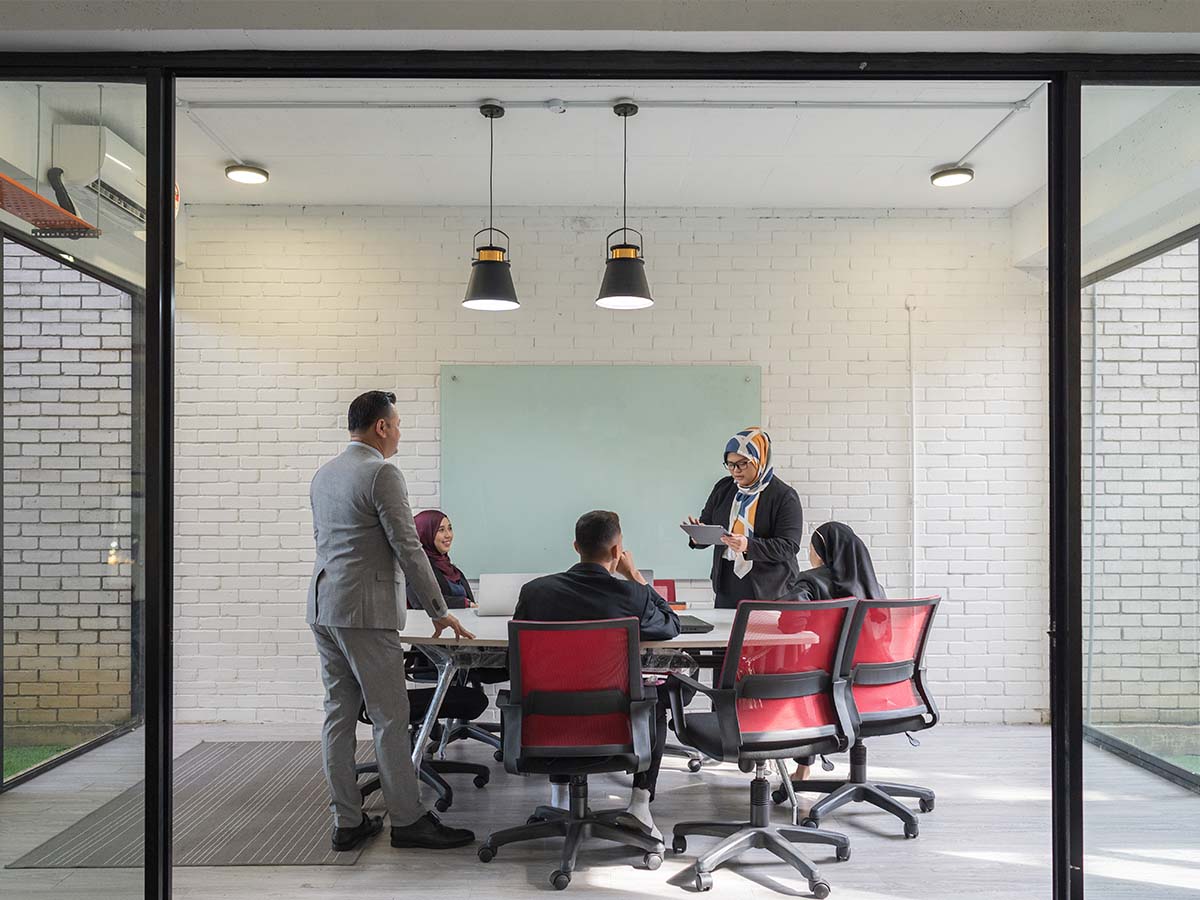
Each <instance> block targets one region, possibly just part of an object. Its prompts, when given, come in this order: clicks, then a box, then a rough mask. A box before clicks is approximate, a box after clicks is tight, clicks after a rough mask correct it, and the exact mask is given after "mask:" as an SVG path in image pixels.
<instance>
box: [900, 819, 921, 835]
mask: <svg viewBox="0 0 1200 900" xmlns="http://www.w3.org/2000/svg"><path fill="white" fill-rule="evenodd" d="M920 833H921V828H920V826H918V825H917V823H916V822H913V823H912V824H911V825H909V824H908V823H907V822H905V823H904V836H905V837H906V838H915V837H916V836H917V835H918V834H920Z"/></svg>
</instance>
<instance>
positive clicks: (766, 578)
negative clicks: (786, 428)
mask: <svg viewBox="0 0 1200 900" xmlns="http://www.w3.org/2000/svg"><path fill="white" fill-rule="evenodd" d="M723 462H724V464H725V468H726V469H727V470H728V472H729V475H728V476H727V477H725V478H722V479H721V480H720V481H718V482H717V483H716V484H715V485H714V486H713V489H712V492H711V493H710V494H709V497H708V502H707V503H705V504H704V510H703V511H702V512H701V513H700V517H699V518H695V517H691V516H689V517H688V521H690V522H691V523H693V524H700V523H703V524H706V525H722V526H724V527H725V528H726V529H727V530H728V531H729V534H728V535H726V536H725V537H723V538H721V544H720V545H718V546H716V547H714V548H713V567H712V572H711V577H712V585H713V592H714V593H715V594H716V601H717V607H718V608H721V609H732V608H733V607H736V606H737V604H738V601H740V600H751V599H753V600H797V599H799V593H798V588H799V575H800V565H799V563H798V562H797V559H796V554H797V553H799V551H800V544H801V541H802V540H803V538H804V510H803V508H802V506H801V504H800V497H799V495H798V494H797V493H796V491H795V490H794V489H793V488H792V487H791V486H789V485H788V484H785V483H784V481H783V479H781V478H779V477H778V476H777V475H776V474H775V469H774V466H773V465H772V462H771V438H770V436H769V435H768V434H767V433H766V432H765V431H763V430H762V429H761V428H746V429H744V430H742V431H739V432H738V433H737V434H735V435H734V436H733V437H731V438H730V439H729V440H728V442H726V444H725V453H724V456H723ZM690 545H691V546H692V547H693V548H696V549H701V546H700V545H698V544H696V543H695V542H690Z"/></svg>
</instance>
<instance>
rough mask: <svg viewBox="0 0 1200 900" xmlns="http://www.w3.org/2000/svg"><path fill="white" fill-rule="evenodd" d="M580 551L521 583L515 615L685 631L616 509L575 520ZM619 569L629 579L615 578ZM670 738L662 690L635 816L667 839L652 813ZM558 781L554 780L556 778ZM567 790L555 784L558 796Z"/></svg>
mask: <svg viewBox="0 0 1200 900" xmlns="http://www.w3.org/2000/svg"><path fill="white" fill-rule="evenodd" d="M575 551H576V552H577V553H578V554H579V563H578V564H577V565H574V566H572V567H571V568H569V569H568V570H567V571H565V572H560V573H558V574H557V575H546V576H544V577H542V578H535V579H534V580H533V581H531V582H529V583H528V584H526V585H525V586H524V587H522V588H521V597H520V599H519V600H518V602H517V609H516V611H515V612H514V613H513V618H514V619H525V620H529V621H534V622H571V621H580V620H584V621H586V620H589V619H620V618H625V617H629V616H632V617H633V618H635V619H637V620H638V622H640V623H641V625H640V631H641V638H642V640H644V641H662V640H668V639H669V638H673V637H675V636H676V635H677V634H679V617H678V616H677V615H675V611H674V610H673V609H671V607H670V606H668V605H667V601H666V600H664V599H663V598H662V597H660V596H659V595H658V593H657V592H656V591H655V590H654V588H652V587H650V585H648V584H646V579H645V578H643V577H642V575H641V573H640V572H638V569H637V566H635V565H634V563H633V556H632V554H630V552H629V551H628V550H626V549H625V548H624V547H623V546H622V544H621V520H620V518H618V516H617V514H616V513H615V512H606V511H605V510H593V511H592V512H589V513H584V514H583V515H582V516H580V518H579V521H578V522H576V523H575ZM614 572H616V573H618V574H620V575H623V576H625V578H626V579H628V580H627V581H621V580H618V579H616V578H614V577H613V573H614ZM666 743H667V698H666V692H665V691H660V692H659V699H658V709H657V711H656V714H655V722H654V745H653V749H652V754H651V762H650V768H649V769H647V770H646V771H645V772H638V773H637V774H635V775H634V776H633V793H632V795H631V796H630V799H629V809H628V813H629V815H630V816H631V817H632V818H633V819H635V820H636V821H637V823H638V824H640V825H641V827H642V828H644V829H645V830H646V831H648V832H650V833H651V834H653V835H655V836H656V837H659V838H661V834H660V832H659V830H658V828H656V827H655V825H654V820H653V818H652V817H651V815H650V801H651V800H653V799H654V786H655V783H656V782H657V781H658V770H659V766H660V765H661V763H662V756H663V748H664V747H665V746H666ZM552 780H553V779H552ZM561 790H562V787H560V786H559V785H556V786H555V794H556V797H555V799H554V800H552V801H551V802H552V803H553V804H554V805H555V806H560V805H563V806H565V803H560V802H559V801H558V794H559V792H560V791H561Z"/></svg>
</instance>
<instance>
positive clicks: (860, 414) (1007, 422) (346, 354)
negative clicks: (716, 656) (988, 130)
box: [176, 207, 1047, 722]
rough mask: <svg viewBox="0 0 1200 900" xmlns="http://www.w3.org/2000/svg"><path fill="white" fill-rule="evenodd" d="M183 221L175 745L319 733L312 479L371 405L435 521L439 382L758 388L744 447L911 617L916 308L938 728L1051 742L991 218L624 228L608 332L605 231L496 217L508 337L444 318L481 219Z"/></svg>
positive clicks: (1037, 375) (998, 215)
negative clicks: (679, 368) (637, 374)
mask: <svg viewBox="0 0 1200 900" xmlns="http://www.w3.org/2000/svg"><path fill="white" fill-rule="evenodd" d="M189 216H190V222H189V226H190V232H189V239H188V253H187V258H188V265H187V267H186V268H184V269H182V270H180V272H179V286H178V295H177V307H178V349H177V387H178V401H177V402H178V406H177V416H178V418H177V422H176V426H177V431H176V440H177V444H176V446H177V451H178V476H177V479H176V483H177V498H176V499H177V512H176V521H177V529H178V561H177V569H176V572H177V577H178V588H177V594H176V603H177V609H176V614H177V619H176V622H177V626H178V629H179V630H178V635H177V644H176V647H177V653H178V659H177V670H176V694H177V696H176V707H177V710H178V715H179V717H180V718H181V719H182V720H185V721H210V720H235V721H256V722H258V721H263V722H265V721H272V722H278V721H316V720H318V719H319V716H320V712H319V710H320V695H321V689H320V681H319V678H318V675H317V669H316V665H315V657H314V654H313V652H312V649H311V638H310V637H309V634H308V632H307V630H306V629H305V627H304V625H303V607H304V591H305V587H306V583H307V577H308V573H309V571H310V566H311V560H312V532H311V522H310V516H309V511H308V508H307V486H308V481H309V479H310V478H311V476H312V473H313V471H314V470H315V469H316V468H317V466H318V465H320V463H321V462H323V461H324V460H325V459H327V458H329V457H330V456H331V455H333V454H335V453H336V452H338V450H339V449H340V447H341V445H342V443H343V441H344V440H345V434H344V432H343V427H344V425H343V423H344V416H345V408H346V405H347V403H348V402H349V400H350V399H351V398H352V397H353V396H354V395H355V394H357V393H358V392H360V391H362V390H365V389H368V388H377V387H378V388H388V389H393V390H395V391H396V392H397V394H398V396H399V407H400V413H401V416H402V417H403V427H404V437H405V440H404V444H403V446H402V447H401V453H400V455H399V457H398V462H399V464H400V465H401V466H402V467H403V468H404V470H405V471H406V473H407V475H408V478H409V484H410V487H411V488H412V491H413V494H414V497H415V499H414V502H415V504H416V505H418V506H433V505H435V504H436V503H437V500H438V453H439V448H438V444H437V440H438V409H437V396H438V392H437V373H438V370H439V367H440V366H441V365H442V364H444V363H496V364H505V363H558V364H564V363H574V362H579V363H593V364H594V363H614V364H621V363H655V362H661V363H675V364H687V363H695V364H710V365H719V364H722V363H756V364H759V365H761V366H762V367H763V391H764V398H763V399H764V403H763V417H762V418H763V423H764V424H765V425H766V427H767V428H768V429H769V430H770V432H771V434H772V436H773V438H774V440H775V450H776V453H777V462H776V465H777V467H778V470H779V472H780V474H781V476H782V477H783V478H785V479H786V480H787V481H788V482H790V483H791V484H793V485H794V486H795V487H796V488H797V489H798V490H799V492H800V495H801V498H802V499H803V501H804V504H805V512H806V520H807V523H808V525H809V527H810V528H811V527H812V526H813V525H815V524H819V523H820V522H823V521H826V520H828V519H830V518H838V519H842V520H844V521H846V522H849V523H851V524H852V525H853V526H854V527H855V529H856V530H858V531H859V533H860V534H862V535H863V536H864V538H865V539H866V540H867V542H868V544H869V545H870V546H871V548H872V552H873V554H874V556H875V559H876V562H877V566H878V569H879V572H880V576H881V579H882V580H883V582H884V584H885V585H886V586H888V587H889V589H890V591H891V593H892V595H893V596H903V595H905V594H907V593H908V591H909V580H910V576H909V565H910V563H909V554H910V549H909V548H910V546H911V543H912V526H911V521H912V510H911V501H910V497H911V489H912V484H911V478H910V474H909V472H910V457H909V445H910V439H911V434H912V433H911V424H910V423H911V420H910V416H909V412H908V398H909V394H908V375H907V371H908V313H907V312H906V310H905V299H906V298H908V297H911V298H912V302H913V303H915V304H916V306H917V307H918V308H917V310H916V312H915V313H914V314H913V315H914V328H915V347H916V354H915V366H916V370H917V381H918V387H919V390H918V409H917V423H916V424H917V435H916V436H917V439H918V442H919V448H918V454H917V469H918V498H919V501H918V506H919V510H918V520H919V522H920V525H919V534H918V543H919V547H920V549H919V550H918V558H917V567H918V573H919V574H918V589H919V590H920V591H922V592H938V593H941V594H942V595H943V596H944V597H945V602H944V604H943V614H942V617H941V621H940V622H939V623H938V628H937V631H936V632H935V635H936V636H935V639H934V641H933V645H932V648H931V658H930V666H931V669H932V672H933V676H934V683H935V684H936V685H937V686H938V693H939V696H940V698H941V701H942V706H943V707H944V710H945V713H946V718H947V720H949V721H1011V722H1030V721H1035V722H1036V721H1041V720H1042V719H1043V718H1044V710H1045V707H1046V697H1045V694H1046V678H1047V676H1046V665H1045V659H1046V647H1045V635H1044V632H1045V629H1046V590H1047V584H1046V582H1047V577H1046V575H1047V556H1046V550H1045V545H1046V528H1047V518H1046V504H1047V499H1046V488H1047V457H1046V453H1047V445H1046V422H1045V420H1046V387H1045V385H1046V377H1047V376H1046V358H1045V356H1046V350H1045V337H1044V336H1045V330H1046V322H1045V303H1044V300H1043V286H1042V284H1041V283H1040V281H1039V280H1037V279H1035V278H1033V277H1031V276H1029V275H1027V274H1025V273H1023V272H1021V271H1019V270H1016V269H1014V268H1012V267H1011V265H1010V264H1009V221H1008V218H1007V215H1006V213H1003V212H991V211H984V212H975V213H971V214H967V215H963V214H959V213H953V214H951V213H941V212H930V211H918V212H911V213H910V212H897V211H886V210H878V211H853V212H845V211H842V212H839V211H814V210H800V211H797V210H774V209H772V210H732V209H731V210H711V209H708V210H687V209H671V210H647V211H639V212H637V213H636V214H635V216H634V218H635V220H636V221H637V222H638V224H639V226H641V227H642V228H643V230H644V231H645V235H646V254H647V258H648V272H649V277H650V281H651V286H652V288H653V290H654V293H655V297H656V299H657V304H656V306H655V307H654V308H653V309H652V310H649V311H646V312H641V313H625V314H618V313H612V312H607V311H604V310H598V309H596V308H595V306H594V305H593V302H592V301H593V299H594V297H595V292H596V290H597V288H598V285H599V279H600V274H601V270H602V268H603V250H604V248H603V236H604V234H605V233H606V232H607V231H608V229H609V227H610V225H611V221H610V220H611V218H612V212H611V211H608V210H588V209H557V208H554V209H532V210H531V209H523V210H522V209H511V210H501V211H499V213H498V214H497V221H498V222H503V223H504V227H505V228H506V229H507V230H509V231H510V233H512V235H513V237H514V244H513V253H512V256H513V260H514V262H513V272H514V276H515V280H516V284H517V288H518V291H519V293H520V297H521V301H522V308H521V310H520V311H518V312H516V313H514V314H508V315H495V314H482V313H475V312H470V311H467V310H463V309H462V308H461V307H460V305H459V301H460V299H461V296H462V290H463V286H464V284H465V279H466V274H467V270H468V260H469V256H470V249H471V248H470V237H471V234H472V233H473V232H474V231H475V229H476V228H478V227H479V220H480V211H479V210H476V209H448V208H392V209H383V208H369V207H355V208H346V209H334V208H315V207H312V208H269V207H237V208H234V207H189ZM714 474H719V473H714ZM707 487H708V485H697V487H696V491H697V495H696V503H697V508H699V505H700V504H701V502H702V501H703V498H704V496H705V491H706V489H707ZM449 512H450V514H451V515H453V514H454V511H453V510H450V511H449ZM469 574H471V575H472V576H474V575H476V574H477V573H469ZM694 595H695V594H694V593H693V596H694Z"/></svg>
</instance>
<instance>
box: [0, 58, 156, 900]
mask: <svg viewBox="0 0 1200 900" xmlns="http://www.w3.org/2000/svg"><path fill="white" fill-rule="evenodd" d="M145 109H146V92H145V89H144V87H143V86H141V85H134V84H118V83H96V82H80V81H71V82H55V81H40V82H39V81H3V82H0V251H2V252H0V285H2V288H3V301H4V306H3V354H4V365H3V381H2V390H0V394H2V398H3V406H4V412H3V457H2V458H3V480H2V491H3V554H2V559H3V593H2V595H0V610H2V613H3V617H2V619H3V637H4V640H3V683H4V691H3V713H4V715H3V732H2V743H0V747H2V750H3V762H4V782H3V786H4V789H5V793H4V797H3V800H2V801H0V802H3V805H4V806H3V809H4V824H5V835H6V839H5V841H4V843H3V848H2V858H0V867H3V868H0V894H4V895H5V896H11V897H40V896H43V894H41V893H39V891H43V890H47V889H49V886H50V885H51V884H53V889H52V890H50V893H46V894H45V896H47V897H49V896H55V897H74V896H80V897H83V896H85V895H93V894H94V892H95V891H96V890H98V889H103V890H105V891H107V892H108V893H109V894H110V895H114V896H115V895H124V896H130V897H132V896H137V895H140V894H141V893H142V882H143V875H142V868H141V867H142V844H143V841H142V820H143V810H142V802H141V799H140V797H141V794H140V790H139V788H138V785H139V782H140V781H141V778H142V774H143V770H144V761H143V739H142V734H141V729H140V728H139V726H140V725H141V723H142V720H143V711H142V692H143V654H142V646H143V645H142V610H143V608H144V581H143V578H142V575H141V572H142V546H143V543H144V533H143V510H142V504H143V486H142V473H143V471H144V463H143V458H144V441H143V439H142V434H143V423H142V408H141V397H142V383H143V365H144V353H145V348H144V339H143V336H142V331H143V328H142V324H141V323H142V318H143V297H142V291H143V284H144V270H145V259H146V243H145V240H146V231H145V229H146V209H145V205H146V177H145V168H146V167H145V159H144V155H143V154H144V152H145V147H146V117H145ZM66 760H73V765H72V766H71V767H70V768H69V769H58V768H56V764H57V763H60V762H64V761H66ZM123 794H124V795H126V796H127V797H128V799H129V802H128V803H125V804H124V805H122V804H120V803H118V804H116V805H115V806H113V805H110V804H109V801H113V800H114V799H116V798H118V797H121V796H122V795H123ZM35 797H36V798H40V800H39V802H32V801H33V798H35ZM54 798H58V799H60V800H63V801H69V802H70V805H71V809H72V815H71V816H69V817H67V818H66V819H63V818H62V816H61V815H60V816H54V815H49V814H47V812H46V810H47V809H48V808H53V807H54V804H53V803H52V802H51V801H52V800H53V799H54ZM73 823H74V824H73ZM81 827H85V828H88V829H90V831H89V832H88V834H90V835H91V836H90V837H87V838H86V840H81V834H82V832H80V831H79V829H80V828H81ZM107 834H112V835H116V834H120V835H122V840H123V844H122V847H121V848H119V849H120V852H117V850H118V848H116V845H114V844H111V843H107V838H105V837H103V835H107ZM84 845H86V846H87V847H88V848H89V852H90V853H91V854H93V857H92V858H89V859H88V860H82V859H80V858H79V852H80V848H81V847H83V846H84ZM83 865H90V866H98V867H100V868H101V869H102V870H101V871H97V870H95V869H91V868H86V869H85V868H79V866H83ZM42 869H54V870H56V871H55V873H54V880H53V882H50V881H47V880H46V876H47V874H48V873H46V872H39V871H38V870H42Z"/></svg>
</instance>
